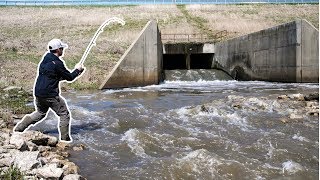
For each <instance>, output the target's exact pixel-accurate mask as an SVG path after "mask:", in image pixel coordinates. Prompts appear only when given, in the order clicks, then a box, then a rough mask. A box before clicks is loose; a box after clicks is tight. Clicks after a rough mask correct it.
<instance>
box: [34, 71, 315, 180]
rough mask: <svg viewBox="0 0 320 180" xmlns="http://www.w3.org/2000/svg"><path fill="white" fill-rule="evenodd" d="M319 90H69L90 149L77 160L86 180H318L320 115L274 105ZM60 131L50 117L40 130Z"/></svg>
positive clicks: (80, 138) (295, 104)
mask: <svg viewBox="0 0 320 180" xmlns="http://www.w3.org/2000/svg"><path fill="white" fill-rule="evenodd" d="M173 74H174V73H173ZM318 88H319V84H298V83H296V84H288V83H270V82H261V81H260V82H259V81H249V82H240V81H234V80H228V81H221V80H215V81H204V80H199V81H179V80H174V81H165V82H164V83H162V84H160V85H152V86H146V87H138V88H126V89H121V90H105V91H94V92H92V91H91V92H68V93H64V94H63V96H64V97H65V98H66V99H67V100H68V104H69V107H70V110H71V112H72V117H73V120H72V137H73V139H74V142H73V144H84V145H85V147H86V149H85V150H83V151H71V152H70V153H71V160H72V161H74V162H75V163H76V164H77V165H78V166H79V167H80V170H81V172H80V174H82V175H83V176H84V177H86V178H88V179H89V180H90V179H96V180H98V179H303V180H304V179H318V178H319V170H318V169H319V154H318V152H319V133H318V131H319V120H318V116H310V115H307V114H306V112H304V111H303V110H301V109H303V108H304V107H305V102H301V101H293V100H279V99H277V97H278V96H279V95H283V94H296V93H304V94H308V93H310V92H318ZM292 114H294V115H296V116H300V118H298V119H290V118H289V117H290V116H291V115H292ZM284 122H285V123H284ZM56 124H57V120H56V118H55V117H53V116H50V117H49V118H48V119H47V120H46V121H44V122H43V123H42V127H41V125H39V128H40V127H41V128H42V129H43V130H44V131H46V132H47V133H51V134H54V135H56V136H57V134H56V133H57V131H56V127H57V126H56Z"/></svg>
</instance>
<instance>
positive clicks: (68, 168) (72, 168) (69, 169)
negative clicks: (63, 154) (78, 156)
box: [62, 161, 79, 175]
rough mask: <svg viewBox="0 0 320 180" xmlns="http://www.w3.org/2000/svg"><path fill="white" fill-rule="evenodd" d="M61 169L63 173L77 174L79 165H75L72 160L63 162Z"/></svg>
mask: <svg viewBox="0 0 320 180" xmlns="http://www.w3.org/2000/svg"><path fill="white" fill-rule="evenodd" d="M63 165H64V166H63V168H62V169H63V170H64V174H65V175H67V174H77V173H78V171H79V167H78V166H77V165H75V164H74V163H73V162H69V161H66V162H63Z"/></svg>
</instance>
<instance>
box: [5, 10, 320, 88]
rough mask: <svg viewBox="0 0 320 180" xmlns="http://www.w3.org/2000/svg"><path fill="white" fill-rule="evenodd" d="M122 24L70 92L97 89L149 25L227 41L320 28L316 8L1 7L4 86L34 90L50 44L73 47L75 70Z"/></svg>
mask: <svg viewBox="0 0 320 180" xmlns="http://www.w3.org/2000/svg"><path fill="white" fill-rule="evenodd" d="M113 16H117V17H121V18H124V19H125V21H126V23H127V24H126V25H125V26H124V27H120V26H110V27H109V28H107V29H106V30H105V32H104V33H102V34H101V36H100V37H99V39H98V41H97V46H96V47H94V48H93V49H92V51H91V53H90V54H89V56H88V58H87V61H86V63H85V66H86V67H87V71H86V73H85V74H84V76H82V77H81V78H80V79H79V80H78V81H76V82H75V83H72V84H68V85H64V87H67V88H77V89H84V88H97V87H98V86H99V85H100V83H101V82H102V81H103V79H104V78H105V76H106V75H107V74H108V72H110V71H111V70H112V68H113V66H114V65H115V64H116V62H117V61H118V59H119V58H120V57H121V55H122V54H123V53H124V52H125V50H126V48H127V47H129V45H130V44H131V42H132V41H133V40H134V39H135V38H136V36H137V35H138V34H139V32H140V30H141V29H142V27H143V26H144V25H145V24H146V23H147V21H148V20H150V19H156V20H157V21H158V23H159V28H160V30H161V31H162V33H200V32H201V33H210V32H218V31H222V30H227V31H228V32H229V33H228V38H231V37H236V36H240V35H243V34H247V33H250V32H254V31H258V30H261V29H264V28H268V27H271V26H275V25H278V24H281V23H285V22H288V21H291V20H294V19H296V18H304V19H307V20H309V21H310V22H311V23H312V24H313V25H314V26H316V27H318V26H319V18H318V17H319V9H318V5H310V4H306V5H187V6H183V7H179V8H177V7H176V6H174V5H162V6H161V5H156V6H155V5H148V6H114V7H110V6H102V7H90V6H87V7H81V6H75V7H0V24H1V27H0V85H1V86H8V85H18V86H23V87H24V88H25V89H27V90H30V89H32V86H33V82H34V78H35V77H36V68H37V63H38V62H39V61H40V59H41V57H42V55H43V53H44V52H45V51H46V44H47V42H48V41H49V40H50V39H52V38H61V39H63V40H64V41H66V42H67V43H68V44H69V49H68V50H67V51H66V55H65V57H64V59H65V60H66V63H67V66H68V67H69V68H70V69H72V68H73V67H74V65H75V64H76V63H77V62H78V61H79V60H80V58H81V56H82V53H83V52H84V50H85V48H86V46H87V44H88V43H89V42H90V40H91V38H92V36H93V35H94V33H95V31H96V29H97V28H98V27H99V26H100V24H101V23H102V22H103V21H104V20H105V19H107V18H110V17H113Z"/></svg>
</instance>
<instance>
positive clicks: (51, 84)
mask: <svg viewBox="0 0 320 180" xmlns="http://www.w3.org/2000/svg"><path fill="white" fill-rule="evenodd" d="M38 71H39V72H38V73H39V75H38V77H37V82H36V85H35V88H34V90H35V96H37V97H55V96H58V95H59V81H62V80H67V81H72V80H74V79H75V78H76V77H77V76H78V75H80V74H81V72H80V71H79V70H78V69H75V70H74V71H73V72H69V71H68V70H67V69H66V67H65V66H64V63H63V62H62V61H61V60H60V59H59V58H58V57H57V56H56V55H54V54H53V53H50V52H49V53H47V54H46V55H45V56H44V58H43V60H42V61H41V63H40V66H39V69H38Z"/></svg>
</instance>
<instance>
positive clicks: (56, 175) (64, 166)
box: [0, 128, 84, 180]
mask: <svg viewBox="0 0 320 180" xmlns="http://www.w3.org/2000/svg"><path fill="white" fill-rule="evenodd" d="M69 148H71V147H70V145H69V144H67V143H63V142H58V139H57V138H56V137H53V136H49V135H45V134H43V133H41V132H38V131H27V132H25V133H23V134H22V133H12V129H7V128H4V129H1V131H0V172H1V173H2V176H4V174H5V173H6V172H8V171H10V168H11V169H12V168H17V169H18V170H19V171H20V172H21V174H22V176H23V179H63V180H79V179H84V178H83V177H82V176H80V175H79V174H78V172H79V168H78V167H77V165H75V164H74V163H73V162H70V161H69V160H68V159H67V157H68V156H69V153H68V152H67V150H68V149H69Z"/></svg>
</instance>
